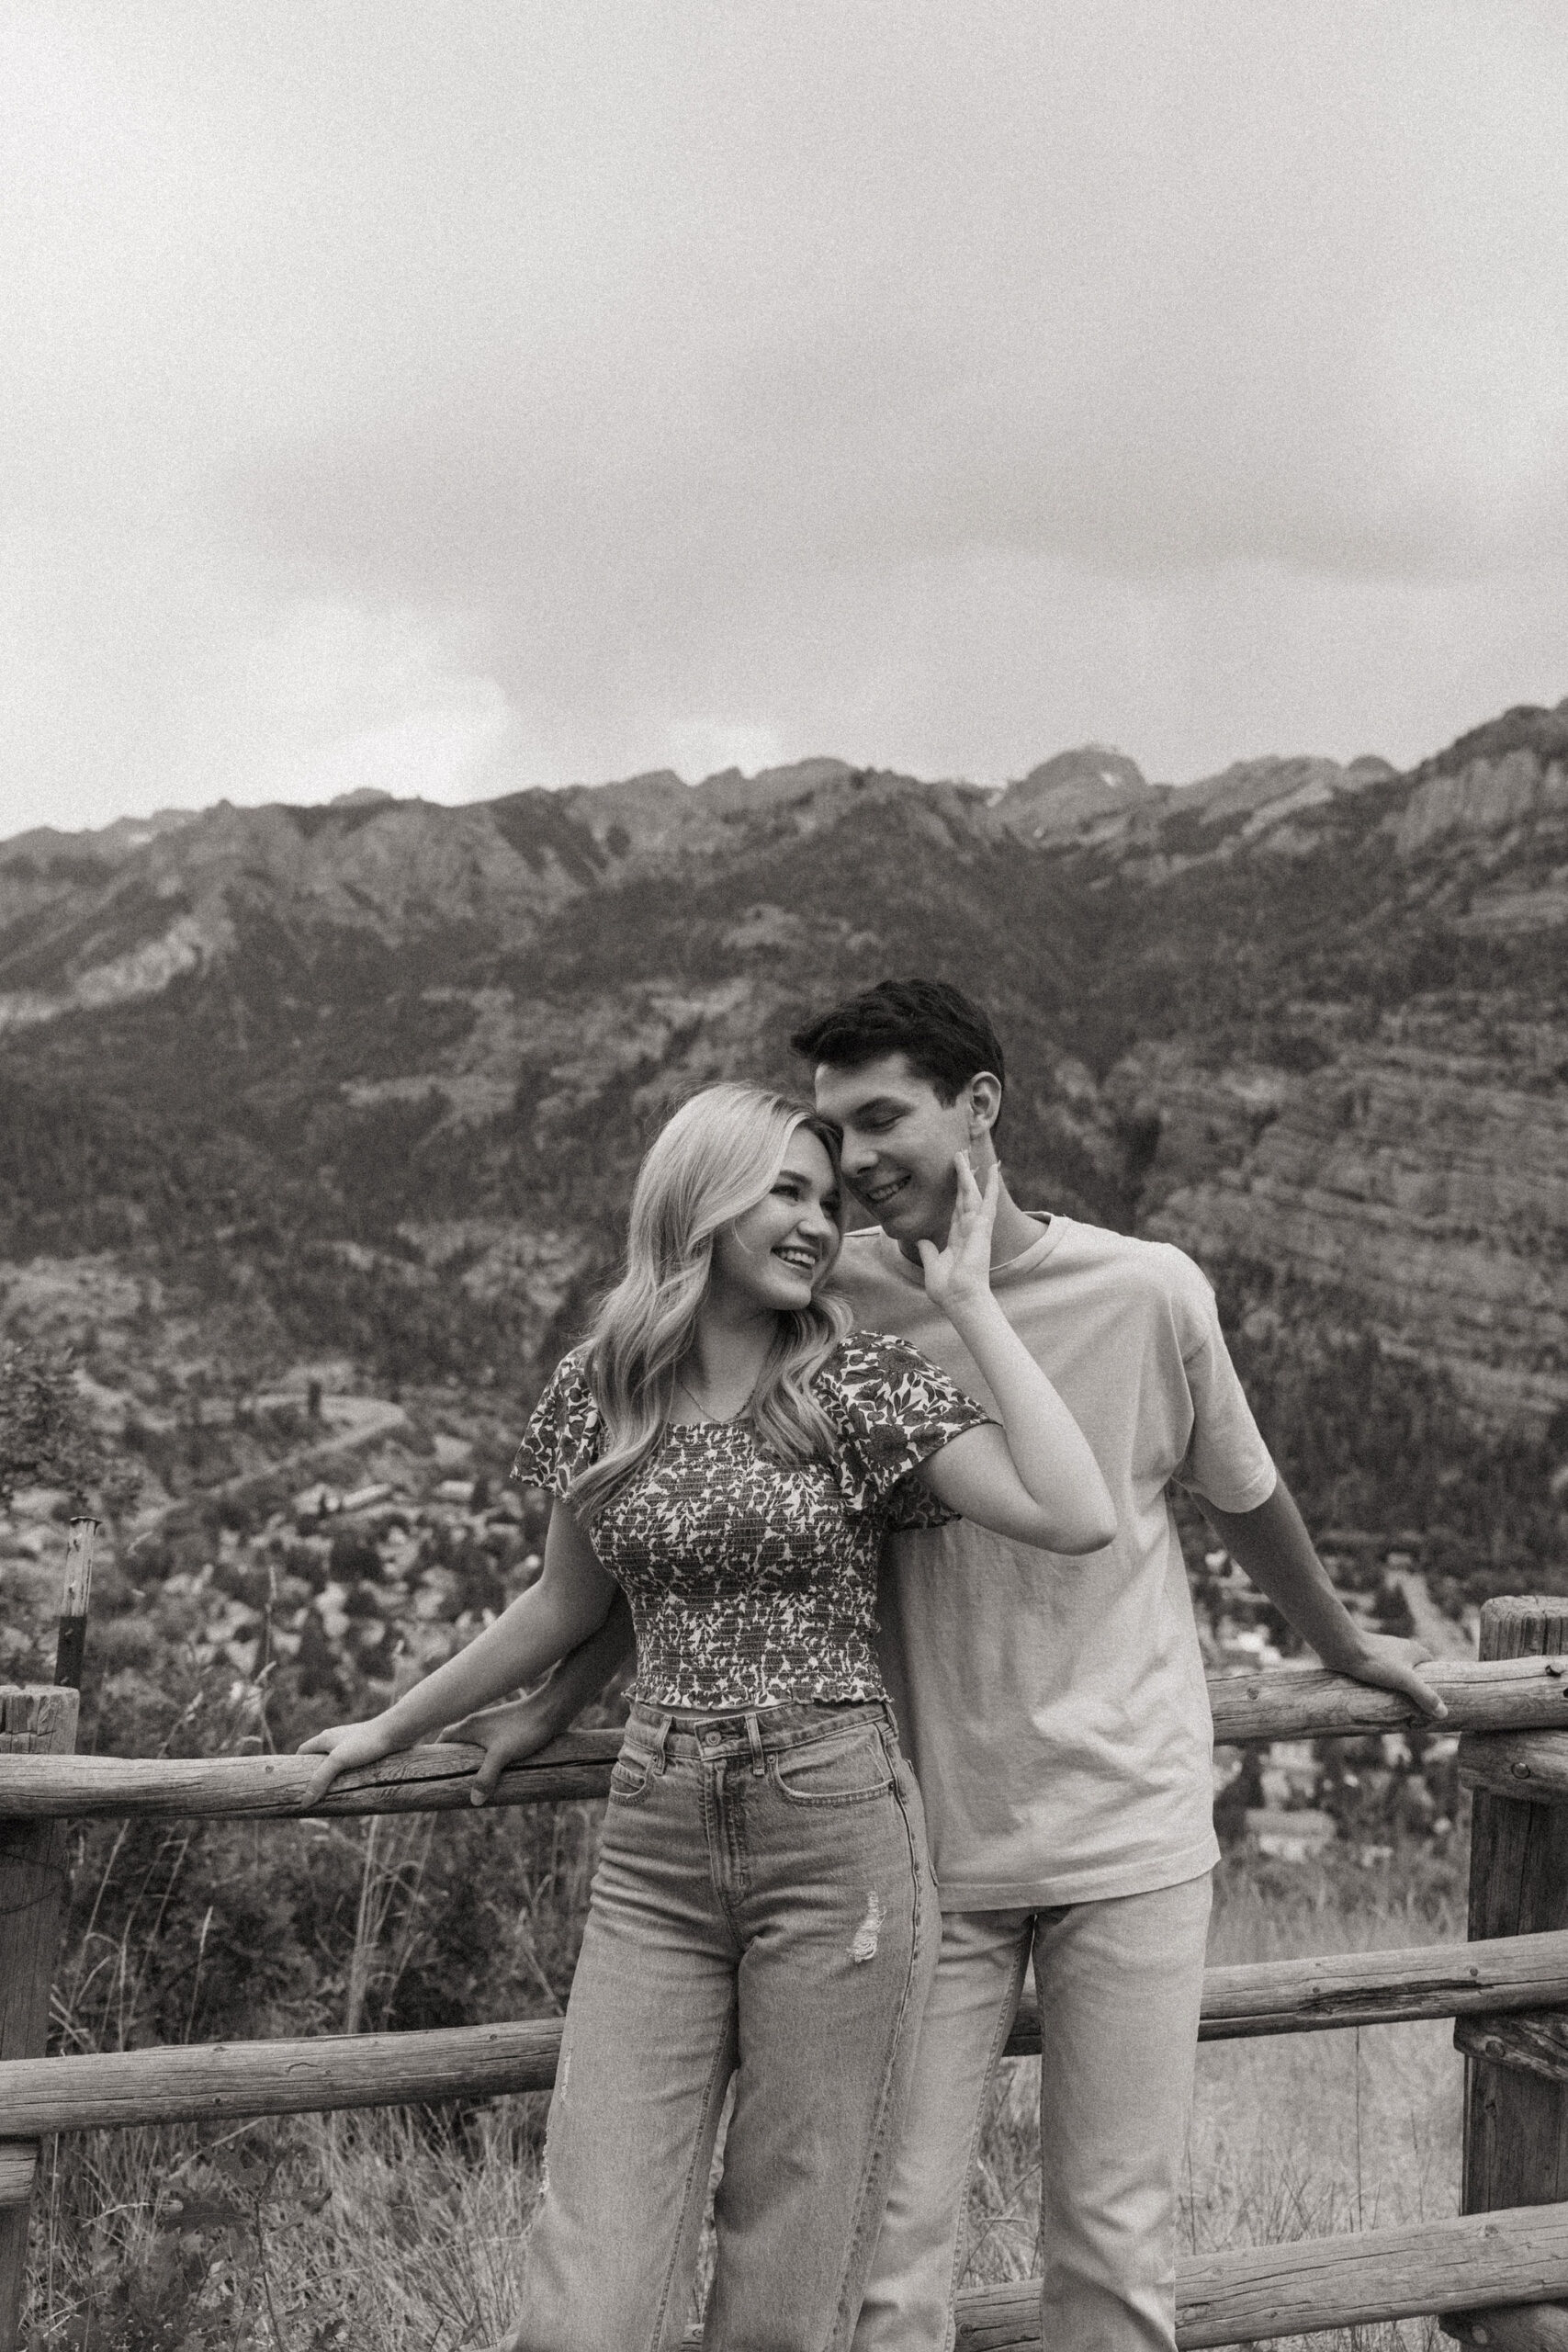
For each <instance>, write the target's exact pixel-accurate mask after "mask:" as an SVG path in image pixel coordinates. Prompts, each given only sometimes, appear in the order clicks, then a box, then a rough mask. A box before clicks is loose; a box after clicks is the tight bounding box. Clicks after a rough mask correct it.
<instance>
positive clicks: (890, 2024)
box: [512, 1705, 939, 2352]
mask: <svg viewBox="0 0 1568 2352" xmlns="http://www.w3.org/2000/svg"><path fill="white" fill-rule="evenodd" d="M938 1939H939V1925H938V1918H937V1910H936V1897H935V1891H934V1888H933V1887H932V1884H931V1873H930V1870H929V1868H928V1866H927V1862H926V1854H925V1830H924V1823H923V1819H922V1816H921V1813H920V1803H919V1795H918V1793H917V1792H916V1788H915V1782H914V1776H913V1774H912V1773H911V1772H910V1770H909V1768H908V1765H907V1764H906V1763H905V1762H904V1760H903V1758H901V1756H900V1755H899V1753H898V1748H897V1742H896V1739H895V1736H894V1731H893V1725H892V1718H891V1715H890V1713H889V1712H888V1711H887V1710H886V1708H885V1707H882V1706H854V1707H817V1706H804V1705H799V1706H797V1705H791V1706H783V1707H770V1708H766V1709H763V1710H761V1712H760V1713H755V1714H748V1715H730V1716H675V1717H671V1716H670V1715H667V1714H662V1713H658V1712H656V1711H655V1710H653V1709H651V1708H647V1707H642V1706H638V1707H637V1708H635V1709H634V1710H633V1713H632V1718H631V1722H630V1724H628V1726H627V1730H626V1745H625V1747H623V1749H622V1751H621V1756H620V1759H619V1761H618V1762H617V1763H616V1765H615V1772H614V1774H613V1776H612V1780H611V1794H610V1803H609V1805H608V1807H607V1808H606V1812H605V1816H604V1838H603V1844H602V1848H601V1854H600V1862H599V1868H598V1871H597V1872H596V1874H595V1877H594V1881H593V1893H592V1902H591V1904H590V1906H589V1913H588V1924H587V1928H586V1929H585V1931H584V1934H583V1939H582V1951H581V1957H580V1959H579V1961H578V1963H577V1973H576V1975H575V1977H574V1978H573V1980H572V1987H571V2000H570V2006H569V2007H568V2009H567V2016H566V2028H565V2033H564V2036H563V2039H562V2044H561V2055H560V2066H559V2070H558V2075H557V2077H556V2090H555V2098H554V2099H553V2101H552V2103H551V2107H550V2119H549V2129H548V2133H547V2142H546V2148H545V2186H544V2189H543V2192H542V2196H541V2200H540V2204H539V2209H538V2211H537V2213H536V2217H535V2221H534V2223H533V2227H532V2229H531V2230H530V2232H529V2236H528V2245H527V2256H526V2263H525V2278H524V2289H523V2317H522V2321H521V2323H520V2324H519V2326H518V2328H517V2330H516V2333H515V2335H513V2338H512V2344H513V2347H514V2352H668V2347H671V2346H675V2345H678V2344H679V2342H680V2340H681V2336H682V2331H683V2330H684V2328H685V2326H686V2324H687V2322H688V2318H689V2314H690V2301H691V2291H692V2279H693V2272H694V2264H695V2256H696V2249H697V2240H698V2236H699V2233H700V2231H701V2227H702V2220H703V2210H704V2205H705V2198H706V2191H707V2185H708V2175H709V2168H710V2165H711V2161H712V2154H713V2145H714V2138H715V2134H716V2130H717V2126H718V2120H719V2114H720V2110H721V2109H722V2107H723V2103H724V2097H725V2091H726V2088H727V2086H728V2081H729V2077H730V2075H731V2074H732V2073H733V2074H734V2075H735V2076H736V2086H735V2106H734V2110H733V2113H732V2114H731V2117H730V2122H729V2132H728V2140H727V2142H726V2143H725V2154H724V2175H723V2179H722V2181H721V2183H720V2187H719V2190H718V2196H717V2201H716V2209H715V2219H716V2225H717V2237H718V2258H717V2268H716V2275H715V2278H714V2286H713V2292H712V2295H711V2296H710V2298H709V2301H708V2312H707V2323H706V2330H705V2342H706V2343H707V2344H708V2345H710V2346H715V2347H721V2352H828V2347H829V2346H831V2347H842V2346H847V2345H848V2344H849V2342H850V2339H851V2336H852V2333H853V2329H854V2324H855V2314H856V2312H857V2311H858V2309H859V2307H860V2299H861V2291H862V2289H863V2285H864V2281H865V2275H866V2271H867V2268H868V2267H869V2265H870V2261H871V2256H872V2252H873V2249H874V2246H875V2244H876V2236H877V2230H878V2226H879V2224H880V2222H881V2218H882V2206H883V2199H884V2197H885V2195H886V2182H887V2168H888V2164H889V2160H890V2156H891V2152H892V2149H893V2147H894V2145H895V2144H896V2143H897V2132H898V2127H899V2124H900V2122H901V2120H902V2117H903V2110H904V2105H905V2100H906V2097H907V2093H908V2079H909V2073H910V2065H911V2062H912V2058H913V2053H914V2046H915V2029H916V2027H917V2025H918V2023H919V2014H920V2009H921V2007H922V2006H923V2004H924V2000H925V1996H926V1990H927V1987H928V1985H929V1984H930V1981H931V1972H932V1969H933V1968H934V1966H935V1963H936V1953H937V1944H938Z"/></svg>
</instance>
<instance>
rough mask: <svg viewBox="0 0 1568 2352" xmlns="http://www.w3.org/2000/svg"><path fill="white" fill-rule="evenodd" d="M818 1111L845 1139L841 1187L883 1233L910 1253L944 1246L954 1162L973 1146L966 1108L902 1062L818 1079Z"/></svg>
mask: <svg viewBox="0 0 1568 2352" xmlns="http://www.w3.org/2000/svg"><path fill="white" fill-rule="evenodd" d="M817 1108H818V1111H819V1112H820V1113H821V1114H822V1115H823V1117H824V1118H828V1119H833V1120H836V1121H837V1123H838V1125H840V1127H842V1129H843V1131H844V1158H843V1173H844V1182H845V1185H846V1187H847V1188H848V1190H849V1191H850V1192H851V1193H852V1194H853V1195H854V1197H855V1199H856V1200H857V1201H859V1202H861V1203H862V1204H863V1206H864V1207H865V1208H867V1209H869V1211H870V1212H871V1214H872V1216H874V1218H875V1219H876V1221H877V1223H878V1224H879V1225H880V1226H881V1227H882V1229H883V1231H884V1232H885V1233H887V1234H890V1235H891V1236H892V1237H893V1238H894V1239H895V1240H896V1241H899V1242H902V1243H903V1244H904V1245H905V1246H906V1247H907V1248H908V1250H911V1251H912V1250H913V1248H914V1245H915V1243H916V1242H917V1241H920V1240H931V1241H943V1240H945V1239H946V1238H947V1227H948V1223H949V1220H950V1218H951V1217H952V1216H953V1192H954V1185H955V1179H954V1174H953V1161H954V1159H955V1157H956V1155H957V1154H958V1153H959V1152H961V1151H962V1150H964V1148H965V1146H966V1145H968V1144H969V1142H970V1140H971V1134H972V1128H971V1106H970V1103H969V1101H968V1098H967V1096H966V1095H964V1094H962V1093H961V1094H960V1095H959V1096H958V1097H957V1099H956V1101H954V1102H952V1103H944V1102H943V1101H942V1098H941V1096H940V1095H939V1094H938V1092H937V1091H936V1089H935V1087H934V1086H933V1085H932V1084H931V1080H930V1079H929V1078H919V1077H917V1076H916V1074H915V1073H914V1071H912V1070H911V1069H910V1068H909V1063H908V1056H907V1055H904V1054H885V1055H884V1056H883V1057H882V1058H881V1059H880V1060H879V1061H874V1062H863V1063H862V1064H861V1065H860V1067H859V1068H858V1069H838V1068H836V1067H835V1066H834V1065H833V1064H832V1063H829V1062H823V1063H821V1064H820V1065H819V1067H818V1071H817Z"/></svg>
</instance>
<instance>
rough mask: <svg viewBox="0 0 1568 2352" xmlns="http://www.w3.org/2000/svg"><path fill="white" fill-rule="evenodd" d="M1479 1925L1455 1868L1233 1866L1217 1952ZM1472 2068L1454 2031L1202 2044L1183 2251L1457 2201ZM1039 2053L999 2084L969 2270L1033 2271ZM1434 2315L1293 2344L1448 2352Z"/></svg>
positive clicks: (1295, 1949) (1273, 2240)
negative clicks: (1465, 2065) (1466, 2077)
mask: <svg viewBox="0 0 1568 2352" xmlns="http://www.w3.org/2000/svg"><path fill="white" fill-rule="evenodd" d="M1463 1933H1464V1906H1463V1900H1462V1895H1461V1894H1460V1892H1459V1891H1458V1889H1457V1887H1456V1885H1455V1884H1454V1883H1453V1882H1452V1880H1451V1878H1450V1876H1449V1874H1447V1873H1444V1874H1441V1875H1436V1876H1435V1875H1434V1874H1432V1873H1430V1872H1428V1871H1423V1870H1420V1869H1418V1868H1417V1869H1416V1870H1414V1871H1411V1870H1405V1871H1391V1872H1386V1873H1384V1872H1379V1873H1371V1872H1366V1873H1363V1872H1359V1871H1356V1872H1346V1871H1334V1872H1329V1871H1324V1870H1322V1869H1319V1868H1315V1867H1304V1868H1302V1869H1299V1870H1292V1871H1280V1870H1275V1871H1271V1872H1269V1875H1268V1876H1267V1877H1266V1878H1263V1877H1260V1876H1259V1875H1258V1872H1257V1871H1256V1870H1253V1871H1246V1870H1243V1869H1241V1868H1238V1867H1236V1866H1234V1865H1233V1866H1230V1867H1228V1868H1227V1869H1226V1870H1225V1871H1224V1872H1223V1873H1222V1877H1221V1881H1220V1884H1219V1887H1218V1890H1217V1899H1216V1903H1215V1909H1214V1919H1213V1928H1212V1929H1211V1934H1210V1958H1211V1960H1213V1961H1215V1962H1225V1961H1243V1960H1278V1959H1284V1958H1287V1957H1289V1956H1291V1955H1292V1954H1301V1953H1304V1952H1309V1951H1352V1950H1363V1951H1364V1950H1375V1949H1379V1948H1391V1947H1394V1946H1398V1945H1409V1944H1421V1943H1428V1942H1432V1941H1435V1940H1437V1939H1438V1938H1441V1937H1450V1938H1461V1937H1462V1936H1463ZM1461 2084H1462V2072H1461V2062H1460V2059H1459V2057H1458V2056H1457V2054H1456V2052H1455V2051H1454V2047H1453V2028H1452V2026H1451V2025H1450V2024H1448V2023H1446V2022H1443V2021H1440V2020H1438V2021H1433V2022H1431V2023H1427V2024H1419V2025H1407V2026H1382V2027H1377V2028H1373V2029H1370V2030H1367V2031H1365V2032H1357V2031H1351V2032H1340V2033H1305V2034H1281V2035H1277V2036H1270V2037H1269V2038H1267V2039H1259V2040H1254V2041H1219V2042H1208V2043H1205V2044H1204V2045H1203V2046H1202V2047H1201V2050H1200V2051H1199V2053H1198V2068H1197V2084H1196V2094H1195V2098H1194V2101H1193V2113H1192V2123H1191V2129H1190V2133H1189V2136H1188V2147H1187V2164H1186V2175H1185V2180H1184V2185H1183V2194H1182V2211H1181V2230H1182V2243H1183V2250H1184V2251H1186V2252H1189V2253H1201V2252H1206V2251H1209V2250H1211V2249H1213V2248H1216V2247H1221V2246H1233V2245H1278V2244H1281V2243H1284V2242H1287V2241H1289V2240H1291V2239H1294V2238H1303V2237H1325V2236H1330V2235H1333V2234H1336V2233H1340V2232H1345V2231H1350V2230H1358V2229H1361V2228H1366V2229H1374V2228H1378V2227H1383V2228H1391V2227H1393V2226H1394V2225H1395V2224H1397V2223H1400V2222H1417V2221H1437V2220H1440V2219H1441V2218H1443V2217H1444V2216H1445V2215H1447V2214H1450V2213H1453V2212H1456V2211H1458V2207H1459V2163H1460V2098H1461ZM1038 2099H1039V2061H1038V2060H1037V2059H1035V2060H1020V2061H1017V2062H1015V2063H1014V2064H1013V2065H1012V2066H1011V2067H1010V2068H1009V2069H1008V2070H1007V2072H1006V2075H1005V2078H1004V2079H1003V2080H1001V2081H1000V2082H998V2086H997V2088H996V2092H995V2094H994V2097H993V2100H992V2107H991V2112H990V2115H989V2117H988V2119H987V2129H986V2132H985V2137H984V2142H983V2146H982V2153H981V2163H980V2170H979V2175H978V2177H977V2180H976V2236H975V2242H974V2245H973V2251H972V2256H971V2262H970V2270H969V2276H970V2278H972V2279H976V2280H980V2279H984V2280H995V2279H1001V2278H1023V2277H1026V2276H1028V2274H1029V2273H1030V2272H1031V2271H1032V2269H1033V2268H1035V2267H1036V2260H1035V2253H1036V2235H1037V2230H1038V2223H1039V2204H1040V2135H1039V2110H1038ZM1443 2340H1444V2339H1442V2338H1441V2337H1440V2335H1438V2329H1437V2324H1436V2323H1435V2322H1430V2321H1416V2320H1412V2321H1406V2322H1404V2324H1402V2325H1399V2326H1379V2327H1364V2328H1357V2329H1352V2330H1350V2331H1348V2333H1342V2334H1338V2335H1316V2336H1313V2337H1310V2338H1307V2337H1292V2338H1288V2339H1286V2338H1281V2339H1280V2345H1281V2346H1282V2347H1284V2352H1293V2347H1295V2346H1306V2345H1308V2344H1310V2345H1311V2346H1314V2347H1316V2352H1436V2347H1437V2346H1438V2345H1440V2344H1441V2343H1442V2342H1443Z"/></svg>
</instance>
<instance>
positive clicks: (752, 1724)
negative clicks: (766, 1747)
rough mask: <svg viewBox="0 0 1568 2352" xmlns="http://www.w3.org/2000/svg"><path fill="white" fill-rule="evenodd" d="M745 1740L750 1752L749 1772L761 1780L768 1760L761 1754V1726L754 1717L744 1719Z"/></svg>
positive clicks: (749, 1716)
mask: <svg viewBox="0 0 1568 2352" xmlns="http://www.w3.org/2000/svg"><path fill="white" fill-rule="evenodd" d="M746 1739H747V1745H748V1746H749V1747H750V1750H751V1770H752V1771H753V1772H754V1773H755V1774H756V1776H757V1778H758V1779H759V1780H761V1777H762V1775H763V1773H764V1772H766V1770H767V1769H768V1759H767V1758H766V1757H765V1756H764V1755H763V1753H762V1726H761V1724H760V1723H759V1722H758V1721H757V1718H756V1716H755V1715H748V1716H747V1718H746Z"/></svg>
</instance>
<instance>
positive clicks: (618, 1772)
mask: <svg viewBox="0 0 1568 2352" xmlns="http://www.w3.org/2000/svg"><path fill="white" fill-rule="evenodd" d="M649 1770H650V1766H649V1758H647V1757H646V1756H639V1755H637V1752H636V1751H635V1750H631V1751H627V1750H626V1749H623V1750H622V1752H621V1754H620V1755H619V1756H617V1757H616V1758H615V1764H614V1765H613V1767H612V1768H611V1771H610V1794H611V1796H612V1798H613V1799H614V1800H615V1803H616V1804H637V1800H638V1798H639V1797H645V1796H646V1795H647V1794H648V1781H649Z"/></svg>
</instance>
